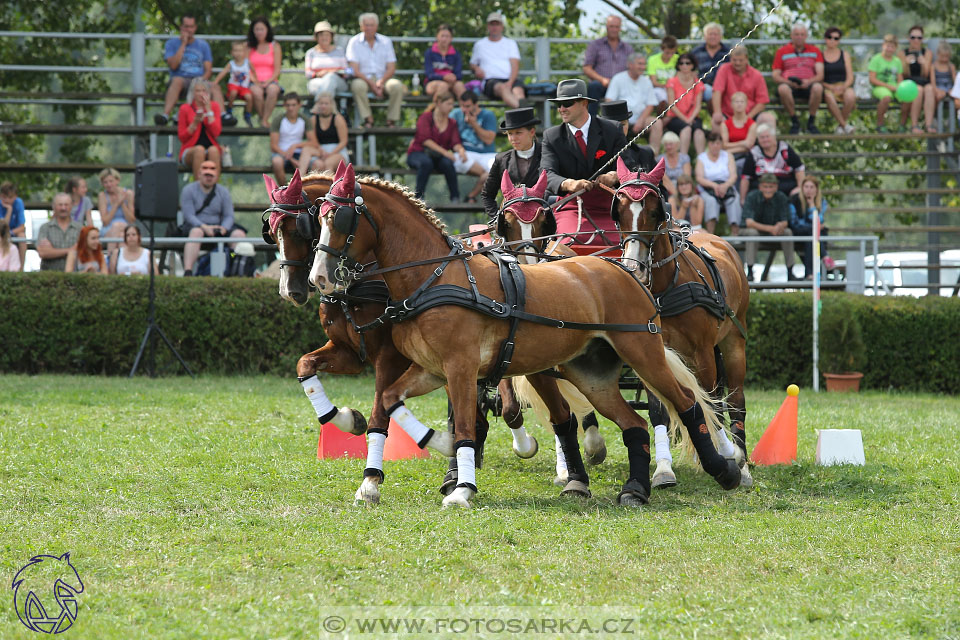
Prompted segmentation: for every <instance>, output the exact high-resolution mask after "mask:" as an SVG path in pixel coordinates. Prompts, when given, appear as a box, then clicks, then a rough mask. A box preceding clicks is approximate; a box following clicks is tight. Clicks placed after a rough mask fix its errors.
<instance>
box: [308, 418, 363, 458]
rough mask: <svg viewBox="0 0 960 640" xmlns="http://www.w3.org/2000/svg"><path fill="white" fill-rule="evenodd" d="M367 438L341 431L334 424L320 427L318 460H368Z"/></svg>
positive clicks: (329, 423)
mask: <svg viewBox="0 0 960 640" xmlns="http://www.w3.org/2000/svg"><path fill="white" fill-rule="evenodd" d="M366 457H367V438H366V436H362V435H361V436H355V435H352V434H349V433H344V432H343V431H340V429H338V428H337V427H336V425H334V424H333V423H332V422H328V423H326V424H324V425H322V426H321V427H320V440H319V441H318V442H317V460H323V459H324V458H366Z"/></svg>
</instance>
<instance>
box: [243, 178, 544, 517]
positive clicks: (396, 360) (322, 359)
mask: <svg viewBox="0 0 960 640" xmlns="http://www.w3.org/2000/svg"><path fill="white" fill-rule="evenodd" d="M264 180H265V182H266V186H267V193H268V195H269V197H270V200H271V202H272V203H273V204H274V205H280V207H275V208H271V210H270V217H269V219H265V220H264V225H263V229H262V232H263V236H264V240H265V241H267V242H269V243H271V244H276V245H277V248H278V250H279V252H280V259H281V264H282V268H281V274H280V296H281V297H283V298H284V299H285V300H288V301H289V302H292V303H293V304H295V305H297V306H300V305H302V304H304V303H305V302H306V301H307V299H308V297H309V283H308V282H307V276H308V275H309V265H310V263H311V262H312V260H313V255H314V254H313V247H312V245H313V242H314V241H315V240H316V239H317V238H316V237H315V233H314V232H315V231H316V232H317V234H318V233H319V227H316V226H315V225H314V226H313V227H310V226H309V225H304V223H303V222H302V221H301V222H300V224H299V225H298V221H299V220H300V218H299V216H301V215H303V216H306V215H308V213H307V212H306V211H305V210H298V209H296V208H293V207H297V206H298V205H299V204H300V203H301V202H302V201H303V198H302V197H301V196H300V195H293V194H300V193H301V192H303V193H305V194H306V196H307V198H308V199H310V200H311V201H312V200H316V199H317V198H321V197H323V196H324V195H325V194H326V193H327V191H328V190H329V188H330V184H331V183H332V182H333V179H332V177H331V176H330V175H327V174H311V175H310V176H308V177H307V178H306V184H301V178H300V174H299V171H295V172H294V176H293V178H292V179H291V181H290V184H289V185H288V186H287V187H278V186H277V184H276V182H274V181H273V179H272V178H271V177H270V176H267V175H264ZM370 182H371V181H370V180H365V179H361V183H363V184H368V183H370ZM373 182H375V180H373ZM283 206H286V207H290V208H289V209H288V210H284V209H283V208H282V207H283ZM370 257H371V258H372V255H371V256H370ZM382 282H383V281H382V279H380V280H372V281H370V282H369V283H363V284H362V285H361V287H360V288H359V290H358V291H353V290H351V292H349V294H348V296H347V298H346V303H347V304H346V306H344V305H342V304H341V303H340V302H339V301H336V300H333V299H329V300H326V301H324V302H322V303H321V304H320V309H319V314H320V321H321V325H322V326H323V329H324V332H325V333H326V335H327V337H328V341H327V343H326V344H325V345H323V346H322V347H320V348H319V349H317V350H316V351H312V352H310V353H307V354H305V355H303V356H302V357H301V358H300V359H299V360H298V361H297V376H298V378H299V379H300V381H301V383H302V384H303V387H304V391H305V392H306V394H307V397H308V398H309V399H310V401H311V403H312V404H313V405H314V407H315V408H316V409H317V418H318V419H319V420H320V421H321V423H325V422H327V421H328V420H329V421H330V422H332V423H333V424H334V425H335V426H336V427H337V428H339V429H341V430H342V431H346V432H349V433H353V434H355V435H360V434H362V433H364V432H366V434H367V439H368V448H367V464H366V468H365V469H364V481H363V482H362V483H361V485H360V488H359V489H357V493H356V496H355V498H356V500H357V501H362V502H365V503H368V504H376V503H378V502H379V501H380V490H379V485H380V484H381V483H382V481H383V478H384V474H383V446H384V440H385V438H386V436H387V429H388V426H389V422H390V419H389V417H388V416H387V415H386V413H385V412H384V411H383V403H382V402H381V395H382V393H383V390H384V389H385V388H386V387H387V386H388V385H389V384H390V383H392V382H393V381H395V380H396V379H397V378H399V377H400V375H401V374H402V373H403V372H404V371H405V370H406V369H407V368H408V367H409V366H410V361H409V360H408V359H407V358H405V357H404V356H403V355H402V354H401V353H399V352H398V351H397V349H396V347H395V346H394V344H393V340H392V338H391V325H390V324H386V325H380V326H377V327H374V328H372V329H371V330H369V331H367V332H365V333H364V334H362V335H361V334H360V333H358V332H357V331H356V330H355V325H364V324H367V323H370V322H373V321H374V320H375V319H376V318H377V317H379V316H380V315H381V314H382V313H383V311H384V308H385V307H386V306H387V296H386V287H385V286H382V287H380V288H381V289H382V292H381V291H378V287H377V286H376V285H377V283H380V284H381V285H382ZM350 294H352V295H350ZM347 314H349V316H350V317H348V315H347ZM365 364H370V365H372V366H373V368H374V373H375V391H374V405H373V411H372V412H371V414H370V423H369V425H368V424H367V422H366V420H365V419H364V417H363V415H362V414H361V413H360V412H358V411H350V410H346V411H344V410H338V411H337V412H336V413H335V414H333V418H332V419H331V418H327V419H324V418H325V417H326V416H329V415H330V412H331V410H332V409H333V408H334V407H333V405H332V403H329V401H328V400H327V399H326V395H325V393H324V391H323V385H322V384H321V383H320V381H319V379H318V378H317V373H324V374H330V375H355V374H359V373H362V372H363V368H364V365H365ZM478 418H479V419H480V420H481V422H482V427H486V417H485V416H483V415H480V416H478ZM512 429H513V431H512V433H513V450H514V452H515V453H516V454H517V455H518V456H519V457H521V458H531V457H533V456H534V455H535V454H536V453H537V448H538V447H537V441H536V439H535V438H533V437H532V436H528V435H527V434H526V431H525V430H524V429H523V424H522V421H521V423H520V425H518V426H515V427H512ZM483 435H484V436H485V435H486V434H485V431H484V433H483ZM454 468H455V467H454ZM448 476H450V477H452V479H453V480H454V481H453V482H451V481H450V480H449V479H448V480H445V482H444V485H443V486H442V487H441V491H443V490H444V488H445V487H449V488H448V490H447V492H449V491H452V490H453V486H454V485H455V479H456V473H455V472H454V473H452V474H450V473H448Z"/></svg>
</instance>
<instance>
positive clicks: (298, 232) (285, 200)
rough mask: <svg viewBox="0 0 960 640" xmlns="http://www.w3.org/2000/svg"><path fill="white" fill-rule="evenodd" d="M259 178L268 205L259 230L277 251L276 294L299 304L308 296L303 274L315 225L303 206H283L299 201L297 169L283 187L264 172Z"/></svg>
mask: <svg viewBox="0 0 960 640" xmlns="http://www.w3.org/2000/svg"><path fill="white" fill-rule="evenodd" d="M263 181H264V184H265V185H266V188H267V195H268V196H269V198H270V202H271V205H272V206H271V207H270V209H268V210H267V211H265V212H264V215H263V228H262V230H261V231H262V234H263V239H264V240H265V241H266V242H268V243H269V244H275V245H277V249H278V251H279V252H280V260H281V262H280V265H281V269H280V297H282V298H283V299H284V300H288V301H290V302H292V303H293V304H295V305H297V306H300V305H302V304H304V303H305V302H306V301H307V299H308V298H309V297H310V286H309V282H308V281H307V276H308V275H309V273H310V262H311V259H312V257H313V254H312V251H313V248H312V245H313V242H314V240H315V239H316V236H317V235H318V234H317V227H318V225H317V224H316V222H315V218H314V216H313V215H311V214H310V213H309V212H308V211H307V210H297V209H294V208H287V209H285V208H284V206H286V207H295V206H297V205H301V203H303V183H302V181H301V178H300V171H299V169H298V170H296V171H294V172H293V177H292V178H291V179H290V183H289V184H287V186H285V187H280V186H277V183H276V182H275V181H274V179H273V178H271V177H270V176H268V175H266V174H264V176H263ZM278 205H279V206H278Z"/></svg>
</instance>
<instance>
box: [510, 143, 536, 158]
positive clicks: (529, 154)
mask: <svg viewBox="0 0 960 640" xmlns="http://www.w3.org/2000/svg"><path fill="white" fill-rule="evenodd" d="M536 150H537V143H536V142H534V143H533V145H531V147H530V148H529V149H527V150H526V151H520V150H519V149H514V151H516V152H517V155H518V156H519V157H521V158H523V159H524V160H529V159H530V158H532V157H533V152H534V151H536Z"/></svg>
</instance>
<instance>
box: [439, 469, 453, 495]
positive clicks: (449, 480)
mask: <svg viewBox="0 0 960 640" xmlns="http://www.w3.org/2000/svg"><path fill="white" fill-rule="evenodd" d="M456 487H457V470H456V469H449V470H448V471H447V475H445V476H443V483H442V484H441V485H440V493H442V494H443V495H444V496H448V495H450V494H451V493H453V490H454V489H455V488H456Z"/></svg>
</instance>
